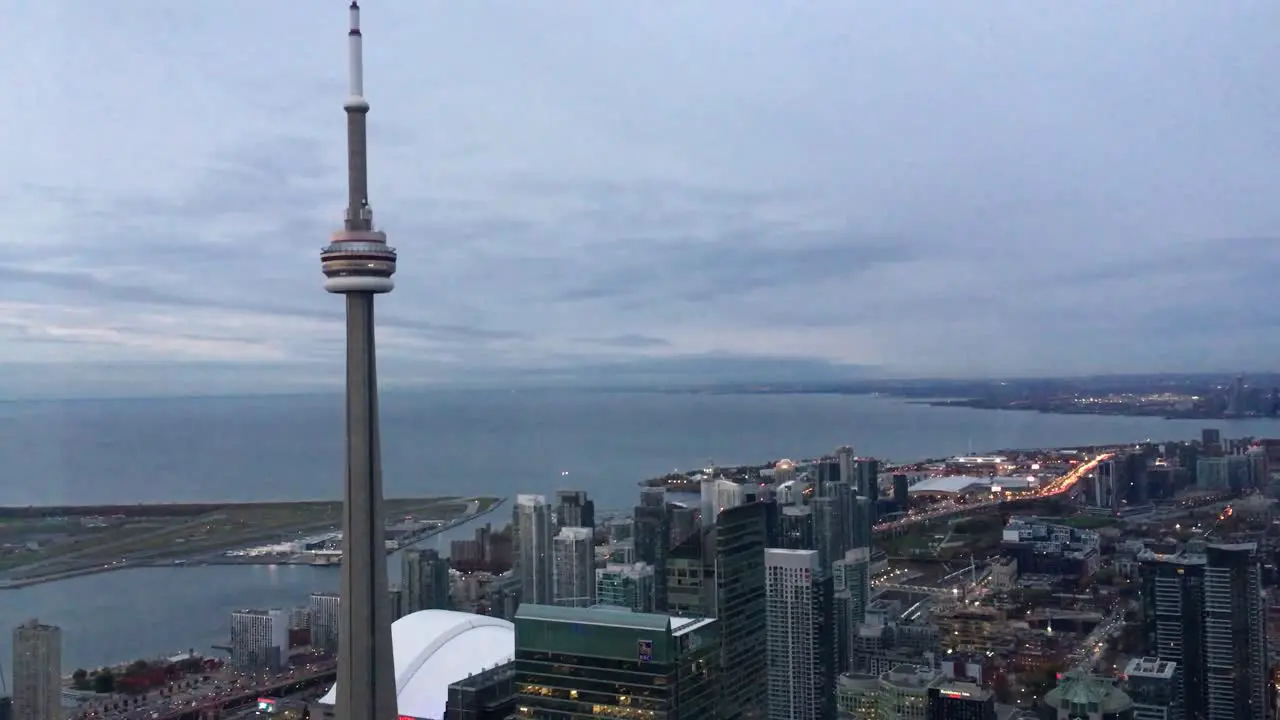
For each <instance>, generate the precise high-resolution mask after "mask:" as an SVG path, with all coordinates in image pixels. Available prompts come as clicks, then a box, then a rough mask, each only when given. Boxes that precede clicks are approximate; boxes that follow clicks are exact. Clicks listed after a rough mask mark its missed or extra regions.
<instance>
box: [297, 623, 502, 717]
mask: <svg viewBox="0 0 1280 720" xmlns="http://www.w3.org/2000/svg"><path fill="white" fill-rule="evenodd" d="M391 645H392V648H393V654H394V655H395V667H396V705H397V706H398V707H399V710H400V714H401V715H407V716H409V717H414V718H428V719H429V720H439V719H440V718H443V717H444V708H445V705H446V704H448V701H449V686H450V685H452V684H453V683H455V682H457V681H459V680H462V679H464V678H466V677H468V676H470V675H474V674H476V673H478V672H481V671H482V670H487V669H489V668H491V667H494V666H495V665H502V664H504V663H508V662H511V660H512V658H513V657H515V650H516V629H515V626H514V625H512V624H511V623H510V622H507V621H506V620H502V619H499V618H494V617H489V616H487V615H473V614H471V613H464V612H455V611H453V610H422V611H420V612H416V613H413V614H411V615H405V616H404V617H402V618H400V619H399V620H397V621H395V622H394V623H392V624H391ZM337 689H338V686H337V685H336V684H335V685H334V686H333V687H332V688H330V689H329V692H328V693H326V694H325V696H324V697H322V698H320V703H322V704H325V705H333V704H334V703H336V702H337Z"/></svg>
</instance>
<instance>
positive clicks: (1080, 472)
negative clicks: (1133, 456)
mask: <svg viewBox="0 0 1280 720" xmlns="http://www.w3.org/2000/svg"><path fill="white" fill-rule="evenodd" d="M1112 457H1113V455H1112V453H1104V454H1102V455H1099V456H1098V457H1096V458H1094V459H1092V460H1090V461H1088V462H1086V463H1083V464H1081V465H1078V466H1076V468H1075V469H1073V470H1072V471H1071V472H1069V473H1067V474H1066V475H1063V476H1061V477H1059V478H1057V479H1055V480H1053V481H1052V482H1050V483H1049V484H1048V485H1045V486H1044V487H1042V488H1040V490H1039V491H1037V492H1036V493H1034V494H1031V495H1024V496H1021V497H1016V498H1012V499H1010V500H994V501H988V502H980V503H971V504H968V505H948V506H947V507H944V508H942V509H940V510H932V511H929V512H923V513H917V514H915V515H908V516H907V517H904V518H901V519H899V520H894V521H892V522H887V523H880V524H879V525H876V526H875V527H874V528H872V532H876V533H885V532H893V531H895V530H900V529H901V528H904V527H910V526H912V525H919V524H922V523H928V522H933V521H934V520H940V519H942V518H946V517H951V516H952V515H960V514H962V513H969V512H973V511H974V510H980V509H982V508H990V507H996V506H998V505H1001V504H1004V505H1014V504H1017V503H1020V502H1032V501H1035V500H1043V499H1045V498H1050V497H1055V496H1057V495H1061V494H1063V493H1066V492H1069V491H1070V490H1071V489H1072V488H1073V487H1075V484H1076V483H1077V482H1079V481H1080V479H1081V478H1083V477H1084V476H1085V475H1088V474H1089V473H1091V472H1093V469H1094V468H1096V467H1098V463H1101V462H1102V461H1104V460H1109V459H1111V458H1112Z"/></svg>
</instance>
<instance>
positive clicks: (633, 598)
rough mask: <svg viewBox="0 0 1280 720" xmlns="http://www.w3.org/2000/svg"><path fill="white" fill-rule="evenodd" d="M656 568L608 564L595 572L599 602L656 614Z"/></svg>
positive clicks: (643, 564) (641, 565)
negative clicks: (654, 604) (654, 592)
mask: <svg viewBox="0 0 1280 720" xmlns="http://www.w3.org/2000/svg"><path fill="white" fill-rule="evenodd" d="M653 580H654V572H653V566H652V565H649V564H646V563H642V562H640V563H632V564H630V565H622V564H612V563H611V564H609V565H606V566H605V567H602V568H600V569H599V570H596V603H597V604H599V605H612V606H614V607H624V608H627V609H629V610H634V611H635V612H653V587H654V583H653Z"/></svg>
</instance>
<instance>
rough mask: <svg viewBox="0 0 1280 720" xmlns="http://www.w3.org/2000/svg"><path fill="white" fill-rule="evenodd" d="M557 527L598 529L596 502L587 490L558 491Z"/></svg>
mask: <svg viewBox="0 0 1280 720" xmlns="http://www.w3.org/2000/svg"><path fill="white" fill-rule="evenodd" d="M556 527H584V528H590V529H591V531H592V532H594V531H595V529H596V504H595V502H593V501H592V500H591V499H590V498H588V497H587V492H586V491H585V490H558V491H556Z"/></svg>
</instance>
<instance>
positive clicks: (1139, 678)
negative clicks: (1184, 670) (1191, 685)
mask: <svg viewBox="0 0 1280 720" xmlns="http://www.w3.org/2000/svg"><path fill="white" fill-rule="evenodd" d="M1124 676H1125V682H1126V686H1125V694H1127V695H1128V696H1129V699H1130V700H1132V701H1133V720H1183V718H1182V715H1181V713H1180V712H1179V708H1178V707H1177V705H1176V703H1175V700H1176V698H1177V687H1176V685H1177V681H1178V666H1177V665H1176V664H1175V663H1172V662H1168V661H1166V660H1161V659H1160V658H1153V657H1144V658H1134V659H1132V660H1130V661H1129V664H1128V665H1126V666H1125V668H1124Z"/></svg>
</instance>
